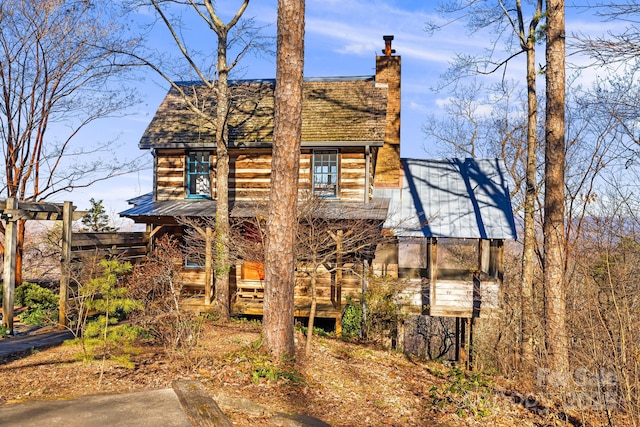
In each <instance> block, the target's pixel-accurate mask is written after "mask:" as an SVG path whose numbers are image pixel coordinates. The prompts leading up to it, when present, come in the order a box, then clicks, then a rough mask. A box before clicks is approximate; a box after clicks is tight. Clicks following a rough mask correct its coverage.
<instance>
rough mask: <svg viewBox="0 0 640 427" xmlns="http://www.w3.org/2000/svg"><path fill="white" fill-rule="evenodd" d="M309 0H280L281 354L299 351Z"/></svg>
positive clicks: (277, 187)
mask: <svg viewBox="0 0 640 427" xmlns="http://www.w3.org/2000/svg"><path fill="white" fill-rule="evenodd" d="M304 6H305V4H304V0H279V1H278V36H277V59H276V88H275V116H274V130H273V158H272V162H271V169H272V173H271V192H270V195H269V201H270V203H269V214H268V222H267V237H266V239H267V240H266V251H265V282H266V283H265V292H264V318H263V329H264V337H265V343H266V345H267V348H268V349H269V350H270V351H271V353H272V355H273V356H274V357H276V358H282V357H292V356H293V355H294V351H295V348H294V340H293V326H294V316H293V310H294V306H293V289H294V286H295V279H294V269H295V254H294V248H295V239H296V218H297V215H296V208H297V198H298V175H299V165H300V140H301V134H302V76H303V70H304V9H305V7H304Z"/></svg>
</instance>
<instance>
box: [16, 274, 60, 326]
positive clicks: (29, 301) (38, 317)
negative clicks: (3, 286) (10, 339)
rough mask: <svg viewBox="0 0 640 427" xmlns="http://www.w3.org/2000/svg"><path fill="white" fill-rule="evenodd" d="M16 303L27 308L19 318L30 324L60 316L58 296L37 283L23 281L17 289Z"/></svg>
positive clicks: (52, 319)
mask: <svg viewBox="0 0 640 427" xmlns="http://www.w3.org/2000/svg"><path fill="white" fill-rule="evenodd" d="M15 303H16V304H17V305H20V306H26V307H27V309H26V310H25V311H23V312H22V313H20V314H19V315H18V319H20V320H21V321H22V322H24V323H27V324H30V325H43V324H46V323H49V322H53V321H55V320H56V319H57V318H58V296H57V295H56V294H55V293H53V292H52V291H51V290H50V289H47V288H43V287H41V286H39V285H37V284H35V283H23V284H22V286H19V287H18V288H17V289H16V294H15Z"/></svg>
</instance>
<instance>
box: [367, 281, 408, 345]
mask: <svg viewBox="0 0 640 427" xmlns="http://www.w3.org/2000/svg"><path fill="white" fill-rule="evenodd" d="M403 289H404V283H403V282H402V281H399V280H398V279H394V278H391V277H387V276H385V277H375V276H374V277H371V278H370V280H369V288H368V289H367V291H366V292H365V293H364V300H365V305H366V316H365V318H364V322H363V335H364V336H365V338H367V339H370V340H374V341H381V342H382V343H384V344H387V343H388V342H389V340H391V343H393V341H394V338H395V334H396V332H397V325H398V322H401V321H402V320H403V318H404V314H403V313H402V312H401V310H400V304H399V301H398V296H399V295H400V292H402V290H403Z"/></svg>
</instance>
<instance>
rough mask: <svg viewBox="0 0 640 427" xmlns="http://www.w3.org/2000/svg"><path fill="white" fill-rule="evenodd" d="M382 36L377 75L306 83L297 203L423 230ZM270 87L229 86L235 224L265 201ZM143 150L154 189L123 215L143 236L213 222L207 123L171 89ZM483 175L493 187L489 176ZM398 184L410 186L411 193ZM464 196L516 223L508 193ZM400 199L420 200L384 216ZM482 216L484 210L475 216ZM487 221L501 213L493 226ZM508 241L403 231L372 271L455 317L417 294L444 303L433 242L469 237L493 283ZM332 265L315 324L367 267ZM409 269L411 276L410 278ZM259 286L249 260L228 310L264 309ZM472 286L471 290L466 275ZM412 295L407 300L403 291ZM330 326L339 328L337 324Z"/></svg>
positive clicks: (204, 96)
mask: <svg viewBox="0 0 640 427" xmlns="http://www.w3.org/2000/svg"><path fill="white" fill-rule="evenodd" d="M384 40H385V46H384V49H383V50H382V53H383V54H382V55H381V56H377V57H376V73H375V75H373V76H357V77H335V78H307V79H305V81H304V83H303V91H304V95H303V113H302V114H303V125H302V144H301V157H300V173H299V183H300V192H301V197H300V198H301V199H303V198H305V197H308V195H309V194H310V195H312V196H313V197H315V198H317V199H321V200H322V201H323V206H324V207H323V208H322V209H319V210H318V213H317V215H320V216H324V217H326V218H330V219H332V220H333V221H338V222H339V221H341V220H346V218H347V217H349V218H351V219H353V218H359V219H362V220H366V221H370V222H371V224H372V225H373V226H378V225H382V224H383V223H384V222H385V221H387V226H388V227H396V228H397V227H398V224H400V223H402V222H404V221H405V219H407V218H413V219H416V218H417V219H418V221H419V222H420V223H421V224H422V223H425V221H426V222H428V221H431V220H432V219H433V218H431V217H429V216H427V217H425V214H424V212H426V211H425V210H424V209H423V207H422V206H421V205H420V204H421V203H423V204H424V203H426V204H429V203H430V200H429V199H428V193H420V192H419V191H418V192H416V190H415V188H414V187H415V182H414V181H413V178H412V175H411V171H412V170H413V169H412V168H411V167H410V165H411V164H413V163H411V162H410V161H407V160H404V161H401V159H400V66H401V61H400V56H396V55H394V53H395V50H393V49H392V48H391V42H392V40H393V36H385V37H384ZM179 84H180V86H181V87H183V88H185V89H186V91H187V92H188V93H191V94H193V100H194V102H198V105H199V106H200V108H201V109H202V110H205V111H207V112H208V113H209V114H210V116H211V117H214V116H215V93H214V92H213V90H209V89H206V88H205V87H203V86H202V85H198V84H197V83H193V82H181V83H179ZM274 87H275V82H274V81H273V80H241V81H233V82H231V84H230V90H231V103H232V107H231V111H230V114H229V117H228V127H229V132H228V144H227V145H228V153H229V157H230V170H229V205H230V206H229V208H230V216H231V218H232V220H233V221H243V220H245V219H246V218H249V217H252V216H256V215H257V210H259V209H260V208H259V206H261V203H265V202H268V201H267V200H266V199H267V198H268V195H269V185H270V176H271V173H270V172H271V169H270V168H271V144H272V135H273V105H274ZM139 147H140V148H141V149H145V150H150V151H151V154H152V155H153V159H154V184H153V192H152V193H151V194H147V195H143V196H140V197H137V198H135V199H132V200H130V203H131V204H132V205H133V207H132V208H130V209H128V210H126V211H124V212H122V213H121V215H122V216H125V217H128V218H131V219H133V220H134V221H136V222H138V223H144V224H147V227H148V229H149V231H150V232H151V234H152V235H155V236H156V237H157V236H159V235H162V234H163V233H171V234H173V235H176V236H181V235H183V234H184V230H183V227H182V226H181V225H180V222H179V221H178V220H177V219H178V218H181V217H191V218H198V217H212V216H214V215H215V210H216V194H215V185H214V183H215V180H216V173H215V171H216V149H215V148H216V145H215V125H214V124H213V120H211V121H210V120H206V119H203V118H202V116H201V115H197V114H195V113H193V112H192V111H190V110H189V109H188V108H187V106H186V104H185V102H184V100H183V98H182V97H181V95H180V94H179V93H178V91H176V90H175V89H171V90H170V91H169V92H168V94H167V95H166V97H165V99H164V100H163V101H162V103H161V105H160V107H159V108H158V111H157V113H156V115H155V116H154V118H153V119H152V121H151V123H150V124H149V126H148V128H147V130H146V131H145V133H144V135H143V137H142V139H141V141H140V143H139ZM452 167H453V166H452ZM497 167H498V169H499V172H500V173H502V172H503V171H504V169H503V167H502V168H501V166H500V165H499V164H498V166H497ZM482 172H484V171H481V173H482ZM449 173H450V174H453V175H455V174H456V173H458V174H459V173H460V169H457V170H456V169H455V167H453V169H451V170H449ZM502 178H504V176H502V177H501V179H502ZM407 179H409V181H407ZM483 179H486V180H488V181H490V182H492V183H493V180H494V179H495V175H490V176H487V177H485V178H483ZM483 182H484V181H483ZM406 189H409V190H408V192H407V191H405V190H406ZM465 189H466V190H467V191H466V193H464V194H462V195H461V197H468V198H470V199H473V200H474V203H475V204H474V205H473V206H476V207H477V206H478V204H480V205H482V204H483V203H489V204H496V203H497V204H498V205H500V207H499V209H502V210H503V211H504V218H506V221H507V223H508V224H512V223H513V218H512V217H511V210H510V209H511V207H510V204H509V201H508V191H507V192H506V196H507V199H506V200H502V199H500V202H496V203H494V202H495V201H492V200H485V199H483V198H482V197H480V198H478V197H476V196H474V189H473V188H466V187H465ZM494 189H497V190H499V191H498V194H499V195H500V197H503V196H504V195H505V192H504V190H505V189H506V184H505V183H504V182H497V184H496V186H495V188H494ZM481 191H483V190H482V189H481ZM425 195H426V196H427V198H426V199H424V196H425ZM407 198H409V199H410V200H414V201H416V200H418V199H420V203H414V204H412V205H411V206H409V207H408V208H407V209H404V210H403V211H402V214H403V215H405V216H406V218H399V217H397V216H395V217H393V218H392V220H390V219H389V218H390V215H389V213H390V212H395V211H397V210H398V209H400V208H402V207H403V201H404V200H407ZM274 202H277V201H274ZM390 203H391V204H392V206H390ZM262 206H263V205H262ZM396 208H398V209H396ZM484 211H486V210H483V208H482V207H480V208H479V209H478V214H479V215H481V214H482V212H484ZM465 213H466V212H465ZM444 214H445V215H451V216H452V218H451V220H450V223H452V224H453V223H454V222H455V219H454V218H453V217H454V216H456V215H457V212H455V208H451V209H449V211H447V212H445V213H444ZM495 218H497V216H494V217H492V218H491V220H493V219H495ZM394 221H395V223H394ZM392 223H393V224H392ZM418 229H421V228H420V227H418ZM345 231H347V232H348V230H345ZM445 234H446V233H445ZM512 235H514V233H512ZM512 235H505V234H500V235H499V236H498V235H495V236H494V235H492V234H491V233H485V234H484V235H481V236H475V235H472V234H469V235H467V234H464V233H463V234H455V235H452V236H445V235H430V234H424V233H423V234H422V235H420V236H414V235H412V234H411V233H409V234H407V235H404V234H399V235H398V237H397V239H396V240H395V242H394V243H392V244H390V245H384V247H382V248H380V250H379V251H378V252H379V253H378V254H377V255H376V263H375V266H376V269H377V271H378V272H380V271H383V270H384V271H385V273H389V272H392V273H393V272H395V273H393V274H395V275H397V276H399V277H409V278H412V279H415V280H414V281H417V282H416V283H418V285H416V286H414V287H413V288H411V289H413V291H410V292H409V295H408V297H407V301H408V303H409V304H414V305H417V306H418V308H419V310H420V311H424V310H426V312H428V311H429V310H431V311H432V313H433V314H434V315H443V314H444V315H467V314H468V313H467V311H468V310H467V308H466V305H465V304H466V302H459V303H456V304H458V305H465V308H464V309H461V308H460V307H454V310H453V311H447V309H446V307H445V309H444V310H439V309H437V307H436V306H432V305H430V304H429V303H425V299H424V298H423V297H424V294H425V288H426V290H427V291H430V292H431V293H432V294H434V295H438V298H439V299H438V302H440V301H443V304H444V301H445V298H444V293H440V289H439V288H438V286H436V285H435V284H436V283H442V286H446V285H445V284H444V282H439V281H438V280H442V279H444V277H445V275H444V273H442V271H444V270H442V269H441V273H440V274H439V275H438V274H437V273H436V271H437V268H436V266H435V265H433V263H434V261H435V259H436V258H435V252H436V251H435V247H436V239H437V238H438V237H456V238H464V239H467V238H469V239H475V240H474V241H475V242H477V241H479V240H478V239H484V240H482V242H481V243H476V245H477V249H476V252H477V259H478V262H479V263H480V264H481V265H480V266H479V267H481V268H478V269H476V270H477V271H478V272H479V271H485V270H486V271H488V272H489V273H487V274H489V275H490V276H491V277H492V278H493V279H495V281H496V282H498V281H499V279H500V277H499V276H500V273H499V272H497V271H498V270H499V268H498V267H497V265H498V264H499V262H500V254H501V253H502V252H501V251H502V246H501V243H500V242H501V239H504V238H510V237H513V236H512ZM409 237H411V238H415V237H420V238H422V239H427V240H424V241H421V242H419V243H416V242H417V241H416V240H415V239H414V240H413V241H412V242H410V240H409ZM494 239H497V240H495V241H494ZM485 240H486V242H488V243H486V242H485ZM338 253H340V251H338ZM440 253H442V251H441V252H440ZM370 258H371V259H369V260H368V261H372V260H373V259H372V258H373V257H370ZM335 261H336V260H334V262H335ZM342 263H345V264H342ZM487 263H488V264H487ZM346 264H349V268H343V265H346ZM336 265H339V267H338V268H337V269H336V270H334V271H333V272H332V273H331V272H329V271H325V272H324V273H325V274H321V275H320V280H319V281H318V296H319V298H320V301H319V308H318V314H317V316H318V317H321V318H322V317H325V318H335V319H336V320H338V319H339V318H340V316H341V308H342V307H343V304H344V303H345V298H346V297H347V295H349V294H359V293H360V292H361V289H362V284H363V279H362V277H363V276H364V275H363V274H362V273H363V271H364V265H366V263H361V264H359V265H356V263H355V262H354V261H353V260H350V259H341V262H340V263H336ZM487 265H490V266H493V267H486V266H487ZM487 268H488V270H487ZM491 268H493V270H492V269H491ZM304 270H305V269H304V268H299V275H300V276H304V274H303V273H304ZM183 271H184V280H185V282H186V283H188V285H189V287H191V288H192V289H195V290H198V291H200V292H201V293H204V300H205V301H206V302H209V301H210V295H209V293H210V290H209V289H207V290H206V291H205V289H206V288H205V283H206V282H207V281H206V280H205V269H204V268H203V267H202V266H201V265H190V263H189V261H188V260H187V261H185V265H184V268H183ZM415 271H418V272H419V273H418V274H417V275H416V274H415ZM474 271H475V270H474ZM420 272H422V273H420ZM207 274H209V273H207ZM474 277H475V276H474ZM478 277H480V276H478ZM262 279H263V276H262V272H261V268H260V264H259V262H256V260H253V259H247V260H239V261H238V262H237V265H236V266H235V268H234V269H232V272H231V285H232V288H233V290H234V292H233V296H232V301H231V302H232V307H233V310H234V311H235V312H236V313H244V314H257V315H260V314H262V305H261V299H262V290H263V285H264V284H263V282H262ZM302 279H303V278H302V277H301V280H300V283H298V284H297V286H296V316H299V317H306V316H308V310H309V298H308V297H309V287H308V283H307V282H308V280H307V281H305V280H302ZM468 281H469V278H468V277H465V278H464V280H462V282H463V283H462V282H461V283H457V282H456V284H455V286H454V288H455V291H452V292H453V294H452V295H458V294H459V295H462V296H464V297H465V298H466V296H467V293H468V289H467V288H468V283H467V282H468ZM425 283H430V285H425ZM470 283H471V284H472V288H473V280H471V282H470ZM214 286H215V284H214ZM430 286H431V287H430ZM411 292H414V293H415V295H411ZM435 292H437V294H435ZM491 292H494V290H492V291H491ZM490 294H491V297H489V296H488V297H487V298H494V293H490ZM441 295H442V297H441ZM487 295H489V294H487ZM427 299H428V297H427ZM494 299H495V298H494ZM492 301H493V300H492ZM440 305H441V304H440ZM445 305H446V304H445ZM454 305H455V304H454ZM472 305H473V303H471V305H470V307H471V306H472ZM438 307H439V306H438ZM443 307H444V306H443ZM336 327H339V322H337V321H336Z"/></svg>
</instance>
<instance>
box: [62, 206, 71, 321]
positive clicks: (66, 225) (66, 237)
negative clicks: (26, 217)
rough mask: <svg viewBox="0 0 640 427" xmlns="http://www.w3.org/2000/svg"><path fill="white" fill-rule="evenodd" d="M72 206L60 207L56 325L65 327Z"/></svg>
mask: <svg viewBox="0 0 640 427" xmlns="http://www.w3.org/2000/svg"><path fill="white" fill-rule="evenodd" d="M72 221H73V205H72V204H71V202H64V205H63V207H62V257H61V259H60V297H59V302H58V324H59V325H60V326H61V327H65V326H67V303H68V302H69V277H70V273H71V223H72Z"/></svg>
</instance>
